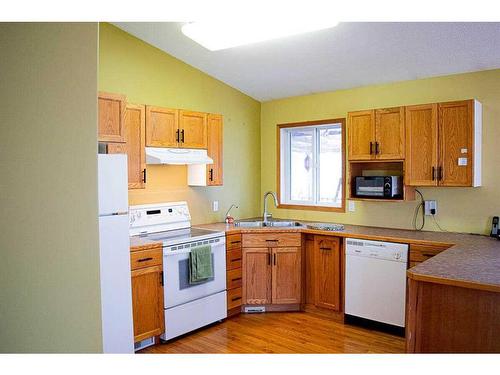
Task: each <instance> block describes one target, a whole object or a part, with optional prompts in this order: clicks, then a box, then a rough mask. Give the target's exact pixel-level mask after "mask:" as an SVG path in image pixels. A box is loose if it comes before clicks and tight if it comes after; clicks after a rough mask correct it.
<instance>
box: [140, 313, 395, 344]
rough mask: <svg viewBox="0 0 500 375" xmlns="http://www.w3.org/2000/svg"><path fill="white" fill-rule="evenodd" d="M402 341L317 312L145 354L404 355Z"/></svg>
mask: <svg viewBox="0 0 500 375" xmlns="http://www.w3.org/2000/svg"><path fill="white" fill-rule="evenodd" d="M404 351H405V340H404V338H401V337H398V336H393V335H390V334H386V333H381V332H377V331H372V330H369V329H365V328H360V327H356V326H351V325H344V324H343V323H339V322H336V321H334V320H332V318H331V317H330V316H327V315H325V314H321V313H315V312H307V313H305V312H291V313H263V314H241V315H239V316H236V317H233V318H229V319H227V320H225V321H224V322H222V323H218V324H215V325H212V326H210V327H206V328H203V329H201V330H199V331H196V332H194V333H191V334H188V335H186V336H183V337H180V338H178V339H176V340H172V341H171V342H168V343H166V344H160V345H155V346H153V347H149V348H146V349H144V350H142V351H141V353H177V354H180V353H404Z"/></svg>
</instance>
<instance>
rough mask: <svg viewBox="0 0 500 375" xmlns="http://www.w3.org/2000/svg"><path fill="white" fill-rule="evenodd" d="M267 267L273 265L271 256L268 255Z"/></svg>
mask: <svg viewBox="0 0 500 375" xmlns="http://www.w3.org/2000/svg"><path fill="white" fill-rule="evenodd" d="M267 265H268V266H270V265H271V254H269V253H267Z"/></svg>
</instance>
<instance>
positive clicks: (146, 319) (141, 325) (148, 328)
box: [132, 266, 165, 342]
mask: <svg viewBox="0 0 500 375" xmlns="http://www.w3.org/2000/svg"><path fill="white" fill-rule="evenodd" d="M162 284H163V273H162V266H154V267H147V268H142V269H138V270H134V271H132V309H133V314H134V341H135V342H137V341H141V340H144V339H146V338H149V337H153V336H158V335H160V334H162V333H163V332H164V331H165V320H164V319H165V318H164V315H163V286H162Z"/></svg>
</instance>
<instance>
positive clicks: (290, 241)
mask: <svg viewBox="0 0 500 375" xmlns="http://www.w3.org/2000/svg"><path fill="white" fill-rule="evenodd" d="M301 245H302V244H301V239H300V233H255V234H254V233H249V234H244V235H243V247H298V246H301Z"/></svg>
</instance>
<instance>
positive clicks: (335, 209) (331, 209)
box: [276, 118, 347, 212]
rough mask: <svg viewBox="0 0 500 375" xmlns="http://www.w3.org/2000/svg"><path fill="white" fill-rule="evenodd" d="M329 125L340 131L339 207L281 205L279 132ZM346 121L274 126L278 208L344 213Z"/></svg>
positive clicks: (319, 121)
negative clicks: (340, 170)
mask: <svg viewBox="0 0 500 375" xmlns="http://www.w3.org/2000/svg"><path fill="white" fill-rule="evenodd" d="M329 124H340V125H341V129H342V199H341V206H340V207H333V206H328V205H310V204H296V203H282V197H281V185H282V184H281V175H282V171H281V162H282V157H281V151H282V150H281V130H282V129H286V128H306V127H308V126H321V125H329ZM345 124H346V119H345V118H336V119H327V120H316V121H303V122H292V123H285V124H278V125H277V126H276V135H277V137H276V142H277V144H276V150H277V155H276V156H277V164H276V176H277V180H276V186H277V195H278V208H285V209H295V210H310V211H329V212H345V207H346V194H347V191H346V166H347V165H346V126H345Z"/></svg>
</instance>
